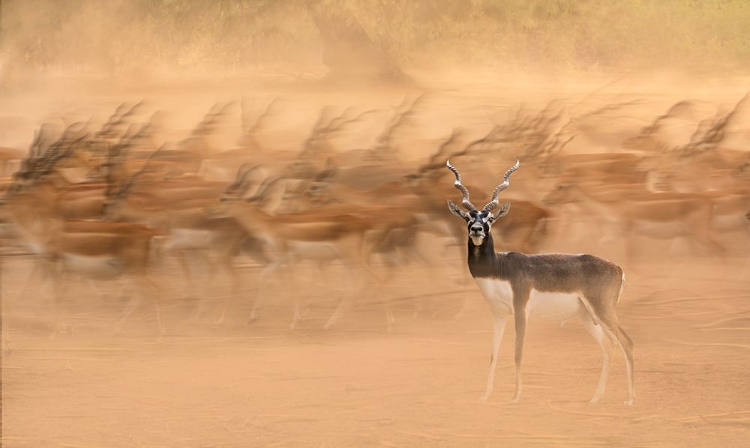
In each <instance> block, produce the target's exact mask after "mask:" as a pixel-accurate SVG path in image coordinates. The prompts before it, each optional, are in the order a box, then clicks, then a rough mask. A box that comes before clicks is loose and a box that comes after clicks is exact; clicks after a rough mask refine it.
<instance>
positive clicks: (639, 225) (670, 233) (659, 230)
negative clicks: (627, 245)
mask: <svg viewBox="0 0 750 448" xmlns="http://www.w3.org/2000/svg"><path fill="white" fill-rule="evenodd" d="M633 231H634V233H637V234H638V235H642V236H647V237H650V238H660V239H670V238H677V237H678V236H684V235H687V233H688V229H687V228H686V226H685V225H684V224H681V223H678V222H652V221H640V222H636V223H635V224H634V225H633Z"/></svg>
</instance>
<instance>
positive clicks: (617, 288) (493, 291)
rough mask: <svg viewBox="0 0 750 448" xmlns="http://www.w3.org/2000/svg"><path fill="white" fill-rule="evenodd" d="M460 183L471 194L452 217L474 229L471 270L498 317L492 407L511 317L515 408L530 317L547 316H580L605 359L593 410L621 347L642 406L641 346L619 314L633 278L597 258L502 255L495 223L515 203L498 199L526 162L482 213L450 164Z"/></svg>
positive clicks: (631, 384)
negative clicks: (637, 369)
mask: <svg viewBox="0 0 750 448" xmlns="http://www.w3.org/2000/svg"><path fill="white" fill-rule="evenodd" d="M447 166H448V169H450V170H451V171H452V172H453V174H455V176H456V181H455V183H454V185H455V187H456V188H457V189H458V190H459V191H461V193H462V194H463V200H462V205H463V206H464V207H465V208H466V210H467V211H464V210H462V209H461V208H459V207H458V206H457V205H456V204H454V203H453V202H452V201H450V200H449V201H448V208H449V209H450V211H451V213H453V214H454V215H456V216H458V217H460V218H462V219H463V220H464V221H466V223H467V225H468V232H469V241H468V263H469V271H470V272H471V275H472V277H474V280H475V281H476V282H477V285H478V286H479V289H480V290H481V291H482V294H483V295H484V298H485V299H486V300H487V303H488V304H489V307H490V310H491V311H492V316H493V326H494V335H493V339H492V353H491V358H490V359H491V361H490V370H489V374H488V377H487V387H486V389H485V392H484V395H482V398H481V400H483V401H484V400H486V399H487V398H488V397H489V396H490V393H491V392H492V388H493V385H494V381H495V367H496V365H497V356H498V352H499V349H500V343H501V341H502V338H503V333H504V330H505V322H506V320H507V317H508V315H510V314H513V316H514V320H515V325H516V349H515V363H516V392H515V395H514V396H513V400H512V401H513V402H516V401H518V400H519V399H520V398H521V361H522V357H523V344H524V337H525V334H526V323H527V320H528V318H529V316H541V317H547V318H551V319H556V320H558V321H561V322H562V321H565V320H568V319H571V318H573V317H578V318H579V319H580V320H581V322H582V323H583V325H584V327H585V328H586V330H588V332H589V333H590V334H591V336H593V337H594V339H595V340H596V342H597V343H598V344H599V346H600V347H601V349H602V352H603V353H604V363H603V365H602V372H601V376H600V377H599V385H598V387H597V389H596V393H595V394H594V397H593V398H592V399H591V402H592V403H596V402H597V401H599V400H600V399H601V397H602V395H603V394H604V388H605V387H606V385H607V377H608V374H609V364H610V360H611V358H612V354H613V350H614V347H615V344H619V345H620V347H621V348H622V351H623V353H624V354H625V360H626V362H627V374H628V399H627V401H626V402H625V404H627V405H632V404H633V400H635V385H634V381H633V341H632V340H631V339H630V337H629V336H628V335H627V334H626V333H625V331H624V330H623V329H622V328H621V327H620V323H619V321H618V319H617V313H616V311H615V307H616V305H617V302H618V300H619V298H620V294H621V293H622V288H623V286H624V283H625V275H624V274H623V272H622V269H621V268H620V267H619V266H617V265H616V264H614V263H611V262H609V261H607V260H604V259H601V258H598V257H595V256H593V255H587V254H582V255H571V254H538V255H525V254H521V253H517V252H499V253H498V252H495V246H494V241H493V239H492V235H491V234H490V229H491V228H492V224H493V223H494V222H495V220H497V219H498V218H500V217H502V216H505V215H506V214H507V213H508V210H509V208H510V204H508V203H505V204H503V206H502V207H500V210H499V211H498V212H497V213H496V214H493V213H492V210H494V209H495V208H497V207H498V205H499V203H498V195H499V194H500V192H502V191H503V190H505V189H506V188H508V186H509V185H510V183H509V178H510V175H511V174H513V172H514V171H516V170H517V169H518V167H519V166H520V165H519V161H516V164H515V165H513V166H512V167H511V168H510V169H508V171H507V172H506V173H505V177H504V179H503V182H502V183H501V184H500V185H498V186H497V188H495V191H494V192H493V193H492V200H491V201H490V202H489V203H488V204H487V205H485V206H484V208H483V209H481V210H477V209H476V207H474V205H473V204H472V203H471V201H470V200H469V191H468V190H467V189H466V187H464V186H463V184H462V183H461V175H460V174H459V172H458V170H457V169H456V168H455V167H453V165H451V164H450V162H447Z"/></svg>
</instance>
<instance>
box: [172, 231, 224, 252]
mask: <svg viewBox="0 0 750 448" xmlns="http://www.w3.org/2000/svg"><path fill="white" fill-rule="evenodd" d="M213 237H214V232H213V231H212V230H194V229H173V230H172V231H170V232H169V236H168V237H167V240H166V241H165V242H164V246H163V249H164V250H165V251H169V250H191V249H208V248H210V247H211V241H212V239H213Z"/></svg>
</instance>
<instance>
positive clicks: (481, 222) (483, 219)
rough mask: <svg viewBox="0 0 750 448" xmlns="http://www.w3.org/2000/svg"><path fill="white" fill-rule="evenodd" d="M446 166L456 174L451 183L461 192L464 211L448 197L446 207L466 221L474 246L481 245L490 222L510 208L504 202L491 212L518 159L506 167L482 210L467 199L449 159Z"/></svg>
mask: <svg viewBox="0 0 750 448" xmlns="http://www.w3.org/2000/svg"><path fill="white" fill-rule="evenodd" d="M446 166H447V167H448V169H449V170H451V171H452V172H453V174H455V176H456V181H455V182H454V183H453V185H454V186H455V187H456V188H457V189H458V190H459V191H460V192H461V194H463V199H462V201H461V205H463V206H464V208H465V209H466V211H464V210H462V209H461V208H460V207H459V206H457V205H456V204H454V203H453V201H451V200H450V199H449V200H448V209H450V211H451V213H453V214H454V215H456V216H458V217H460V218H463V220H464V221H466V224H467V225H468V230H469V238H470V239H471V242H472V243H474V245H475V246H481V245H482V242H483V241H484V240H485V238H487V236H488V235H489V234H490V229H491V228H492V223H494V222H495V220H496V219H497V218H500V217H502V216H505V215H506V214H507V213H508V210H509V209H510V204H509V203H507V202H506V203H504V204H503V205H502V206H501V207H500V210H498V211H497V213H493V210H495V209H496V208H497V207H498V205H500V203H499V202H498V199H497V196H498V195H499V194H500V192H501V191H503V190H505V189H506V188H508V186H509V185H510V182H509V181H508V179H509V178H510V175H511V174H513V172H514V171H516V170H517V169H518V167H519V166H520V161H519V160H518V159H516V163H515V165H513V166H512V167H510V168H509V169H508V171H506V173H505V177H504V178H503V182H502V183H501V184H500V185H498V186H497V188H495V191H493V192H492V200H491V201H490V202H489V203H487V205H485V206H484V208H482V210H477V208H476V207H474V204H472V203H471V201H470V200H469V190H467V189H466V187H465V186H464V185H463V184H462V183H461V174H460V173H459V172H458V170H457V169H456V167H454V166H453V165H451V163H450V161H448V162H446Z"/></svg>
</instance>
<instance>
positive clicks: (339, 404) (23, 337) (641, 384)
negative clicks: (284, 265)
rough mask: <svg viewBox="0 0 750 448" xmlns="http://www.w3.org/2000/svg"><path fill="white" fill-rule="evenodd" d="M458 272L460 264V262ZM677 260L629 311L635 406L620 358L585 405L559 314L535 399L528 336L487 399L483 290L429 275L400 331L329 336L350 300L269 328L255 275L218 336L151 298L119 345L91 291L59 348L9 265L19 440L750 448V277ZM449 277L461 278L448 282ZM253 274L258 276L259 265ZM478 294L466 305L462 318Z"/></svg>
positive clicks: (417, 282) (575, 343) (410, 285)
mask: <svg viewBox="0 0 750 448" xmlns="http://www.w3.org/2000/svg"><path fill="white" fill-rule="evenodd" d="M448 261H449V262H450V263H451V266H455V268H456V269H458V268H459V266H456V264H460V261H459V260H457V259H455V260H448ZM448 261H447V262H448ZM677 261H681V260H677V259H672V260H667V259H664V260H662V261H653V262H651V264H648V263H646V262H643V263H642V264H641V265H640V266H638V268H637V271H636V272H638V273H635V274H633V275H631V276H630V277H629V279H628V285H627V288H626V293H625V294H624V297H623V298H622V301H621V302H620V305H619V315H620V319H621V322H622V324H623V326H624V328H626V329H627V330H628V331H629V333H630V334H631V336H632V337H633V339H634V340H635V344H636V345H635V347H636V348H635V359H636V387H637V393H638V398H637V400H636V403H635V405H634V406H633V407H627V406H624V405H623V402H624V400H625V397H626V383H625V366H624V362H623V358H622V356H621V355H620V354H619V353H618V355H617V358H616V360H615V362H614V363H613V368H612V373H611V377H610V382H609V386H608V390H607V393H606V395H605V397H604V399H603V400H602V402H601V403H599V404H598V405H592V404H589V403H588V399H589V398H590V397H591V395H592V394H593V392H594V389H595V387H596V380H597V378H598V374H599V369H600V362H601V355H600V351H599V349H598V348H597V346H596V344H595V343H594V341H593V340H591V338H590V337H589V336H588V334H587V333H586V332H585V331H584V330H583V328H582V327H581V325H580V324H579V323H577V322H569V323H567V324H566V325H565V326H564V327H563V328H560V326H559V325H558V324H557V323H554V322H549V321H545V320H532V321H531V323H530V327H529V336H528V338H527V345H526V350H525V353H526V354H525V360H524V370H525V376H524V378H525V389H524V395H523V398H522V400H521V402H520V403H517V404H510V403H509V399H510V397H511V395H512V393H513V384H514V370H513V368H512V350H513V330H512V324H509V325H510V326H509V327H508V328H507V329H506V339H505V343H504V345H503V347H502V349H501V361H500V363H499V373H498V376H497V384H496V389H495V392H494V394H493V396H492V397H491V398H490V400H489V401H488V402H485V403H482V402H479V401H478V398H479V396H480V394H481V392H482V390H483V386H484V381H485V374H486V367H487V361H488V357H489V346H490V330H491V324H490V317H489V313H488V311H487V308H486V306H485V304H484V303H482V299H481V296H480V295H479V292H478V290H477V289H476V287H475V286H474V285H473V284H469V285H465V286H460V285H457V283H456V281H455V279H451V280H450V281H440V280H438V281H431V282H430V281H427V279H425V278H420V275H419V272H418V271H416V270H413V271H409V272H408V273H409V276H411V277H409V276H407V275H402V276H400V277H397V278H396V279H395V280H394V282H393V283H392V284H391V285H389V288H390V291H387V292H384V294H387V295H388V296H389V297H393V298H395V299H396V300H394V302H393V303H394V307H395V308H396V318H397V322H396V325H395V327H394V329H393V331H392V332H391V333H388V332H386V331H385V320H384V317H383V312H382V308H381V307H380V305H379V304H378V303H376V302H374V301H367V302H365V303H362V304H361V305H360V306H359V307H358V308H354V309H352V310H350V311H349V312H348V313H347V314H345V315H344V317H343V319H342V321H341V322H340V325H338V326H337V327H336V328H335V329H333V330H330V331H327V332H326V331H324V330H322V329H321V328H322V326H323V323H324V322H325V319H326V318H327V317H328V315H329V314H330V312H331V311H332V308H333V306H334V298H332V297H331V295H330V294H329V293H328V292H327V291H326V289H325V288H322V287H320V286H312V287H311V286H309V285H310V284H309V283H308V284H307V285H308V286H306V287H305V288H304V289H303V290H300V291H298V292H300V293H303V294H304V297H305V301H306V303H307V305H308V306H307V308H306V311H305V314H304V320H303V321H302V323H301V325H300V328H298V329H297V330H296V331H290V330H288V329H287V327H288V323H289V319H290V309H289V306H288V303H287V299H286V298H285V297H284V296H283V295H281V294H273V299H271V300H269V301H268V305H267V306H266V307H265V308H263V310H262V314H261V319H260V320H259V321H258V322H256V323H254V324H251V325H246V324H245V320H246V316H247V315H248V312H249V306H250V304H251V299H250V297H252V292H253V287H252V281H248V282H247V283H248V284H247V285H246V286H245V288H244V289H243V295H244V296H247V297H248V298H247V299H243V300H241V301H240V302H238V303H234V304H232V305H231V306H230V309H229V318H228V319H227V322H225V323H224V324H222V325H216V324H213V321H214V320H215V319H216V317H217V316H218V313H219V309H220V306H219V305H220V304H217V306H215V307H212V308H211V309H210V310H209V312H208V313H207V314H206V315H204V316H203V317H202V318H201V319H200V320H199V322H190V321H187V320H186V317H187V315H188V314H189V311H190V309H191V307H192V304H190V303H188V302H185V301H184V300H165V305H164V309H165V316H166V322H167V325H168V333H169V334H168V336H167V337H166V338H165V339H164V340H162V341H157V338H156V336H155V335H156V323H155V315H154V313H153V308H152V307H151V305H150V304H144V305H143V306H142V307H141V309H140V310H139V311H138V312H137V313H136V315H134V318H133V320H131V321H130V322H129V323H128V324H126V326H125V328H124V331H123V334H122V335H121V336H119V337H113V336H112V329H113V328H114V322H115V320H116V319H117V317H118V313H119V311H120V310H121V305H122V304H121V303H120V302H119V301H118V299H116V298H115V297H116V296H117V294H118V293H117V288H114V287H113V286H112V285H107V284H98V285H96V287H97V288H98V292H95V291H94V290H93V289H91V287H90V286H87V285H79V286H76V287H75V288H76V289H75V294H71V296H70V299H69V301H68V303H67V304H66V307H65V311H64V316H65V322H66V323H67V324H68V325H70V326H71V334H67V335H61V336H59V337H58V338H57V339H56V340H53V341H51V340H49V338H48V334H49V326H48V324H49V322H50V321H51V316H50V315H49V313H48V312H47V311H48V310H49V291H48V290H46V289H45V288H44V287H43V288H42V290H41V291H39V292H37V293H33V294H31V295H28V296H26V297H23V298H21V297H18V294H19V288H20V286H21V283H22V281H21V280H22V279H23V276H24V275H25V273H27V272H28V271H29V268H30V261H28V260H24V259H22V258H13V259H9V260H7V261H6V262H5V278H4V280H5V281H4V285H3V286H4V293H5V297H6V302H7V301H9V300H10V301H11V302H10V303H13V304H14V316H15V317H14V320H13V321H11V322H10V323H11V327H10V328H11V330H12V343H13V350H14V351H13V352H12V353H11V354H10V355H6V356H5V358H4V365H3V394H4V396H3V400H4V402H3V403H4V406H3V429H4V433H3V443H4V446H8V447H40V446H61V447H88V446H107V447H155V446H175V447H178V446H180V447H182V446H185V447H209V446H221V447H229V446H236V447H248V446H311V447H326V446H327V447H346V446H386V447H416V446H424V447H434V446H445V447H456V446H472V447H474V446H508V445H510V446H576V447H580V446H631V447H639V446H644V447H645V446H649V447H650V446H653V447H656V446H660V447H661V446H680V447H686V446H702V447H706V446H721V447H730V446H747V441H748V439H749V435H750V434H749V433H750V431H749V429H750V377H748V375H747V366H748V363H750V345H749V344H748V337H749V336H750V335H749V334H748V330H750V314H749V313H750V305H748V295H749V292H750V276H745V277H742V276H741V275H740V274H741V273H740V263H739V262H740V260H727V261H725V262H718V261H714V260H711V259H707V258H706V259H696V260H694V261H691V262H680V263H676V262H677ZM678 265H679V268H677V266H678ZM443 268H446V269H448V268H449V266H447V265H446V266H442V267H438V268H437V269H438V270H441V269H443ZM241 269H242V270H243V275H244V276H245V277H246V278H247V279H252V278H253V276H254V270H253V268H252V266H250V265H246V266H243V267H242V268H241ZM331 269H332V270H331V273H332V274H333V275H336V272H335V268H331ZM176 272H177V271H176V270H172V269H168V270H165V271H164V273H162V274H161V277H160V280H162V281H163V282H164V283H166V284H169V285H166V286H165V291H172V292H171V293H167V292H165V295H164V297H165V298H166V297H175V296H177V295H179V293H175V291H177V290H179V289H180V288H179V285H178V284H177V282H178V281H179V278H178V276H177V275H176V274H175V273H176ZM439 272H442V271H439ZM170 273H171V274H170ZM404 274H407V272H404ZM412 275H413V276H412ZM422 277H423V276H422ZM446 277H450V276H446ZM225 287H226V284H224V283H222V281H221V279H220V280H217V281H215V282H213V283H212V288H213V291H214V294H215V295H217V296H219V297H221V296H222V294H225V292H226V290H225V289H224V288H225ZM414 296H419V297H423V298H424V297H431V299H430V301H428V303H427V305H429V306H431V307H432V308H433V310H434V311H435V315H434V316H433V317H432V318H430V317H429V316H428V315H427V314H425V313H422V314H420V315H419V316H418V317H417V318H413V317H412V309H413V305H414V299H413V297H414ZM464 297H468V298H469V300H470V306H469V309H468V311H467V312H466V313H465V314H464V315H463V316H462V317H461V318H459V319H455V318H454V315H455V313H456V311H457V310H458V308H459V305H460V301H461V300H462V299H463V298H464ZM423 305H425V304H424V303H423ZM6 319H7V318H6ZM7 323H8V321H7V320H6V325H7Z"/></svg>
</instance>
